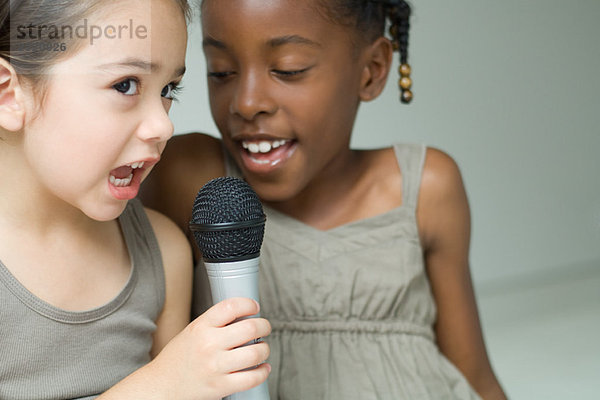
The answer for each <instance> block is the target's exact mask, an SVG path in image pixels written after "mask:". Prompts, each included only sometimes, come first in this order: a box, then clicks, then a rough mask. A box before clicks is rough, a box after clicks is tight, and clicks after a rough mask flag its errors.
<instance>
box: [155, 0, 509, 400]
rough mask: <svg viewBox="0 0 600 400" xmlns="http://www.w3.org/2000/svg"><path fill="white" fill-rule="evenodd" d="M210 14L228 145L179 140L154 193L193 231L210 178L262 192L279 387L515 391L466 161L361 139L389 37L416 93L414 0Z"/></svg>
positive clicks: (251, 1)
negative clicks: (495, 319)
mask: <svg viewBox="0 0 600 400" xmlns="http://www.w3.org/2000/svg"><path fill="white" fill-rule="evenodd" d="M201 12H202V32H203V47H204V52H205V56H206V60H207V69H208V78H209V79H208V82H209V83H208V84H209V95H210V102H211V110H212V115H213V117H214V119H215V121H216V124H217V126H218V128H219V131H220V133H221V135H222V142H221V141H219V140H217V139H213V138H211V137H209V136H205V135H200V134H192V135H183V136H178V137H176V138H175V139H174V140H173V142H172V143H170V144H169V146H168V148H167V151H166V153H165V160H164V162H163V163H161V165H160V166H159V168H158V169H157V171H156V174H154V175H153V177H152V182H151V183H150V185H149V186H147V189H148V191H147V192H146V193H145V195H146V198H147V200H148V204H152V205H153V206H155V207H158V208H159V209H161V210H162V211H164V212H165V213H167V214H168V215H170V216H171V217H173V218H174V219H175V221H177V222H178V224H179V225H180V226H181V227H182V228H185V227H186V225H187V224H188V222H189V219H190V210H191V206H190V205H191V204H192V202H193V198H194V195H195V193H196V191H197V190H198V188H199V187H201V186H202V184H204V183H205V182H206V181H207V180H208V179H210V178H212V177H215V176H219V175H223V174H228V175H238V176H242V177H244V178H245V179H246V180H247V181H248V182H249V183H250V184H251V185H252V186H253V188H254V189H255V190H256V192H257V193H258V194H259V196H260V197H261V199H262V200H263V202H264V204H265V209H266V213H267V226H266V234H265V241H264V244H263V249H262V255H261V282H260V284H261V286H260V294H261V305H262V315H263V316H264V317H265V318H267V319H269V321H270V322H271V324H272V327H273V334H272V335H271V336H270V338H269V339H268V340H269V343H270V345H271V358H270V362H271V364H272V366H273V372H272V373H271V375H270V378H269V391H270V394H271V396H272V398H273V399H360V400H367V399H394V400H398V399H432V400H434V399H435V400H439V399H475V398H479V397H480V396H481V397H482V398H485V399H503V398H505V396H504V394H503V392H502V389H501V387H500V385H499V383H498V382H497V380H496V378H495V376H494V373H493V371H492V368H491V366H490V363H489V361H488V357H487V355H486V350H485V346H484V342H483V338H482V333H481V329H480V326H479V320H478V316H477V307H476V304H475V299H474V295H473V289H472V286H471V279H470V274H469V263H468V252H469V234H470V232H469V208H468V204H467V198H466V195H465V190H464V188H463V184H462V181H461V176H460V172H459V170H458V167H457V165H456V164H455V162H454V161H453V160H452V159H451V158H450V157H449V156H448V155H446V154H445V153H443V152H441V151H439V150H435V149H432V148H425V147H423V146H416V145H394V146H393V147H390V148H384V149H377V150H353V149H350V136H351V132H352V129H353V124H354V120H355V117H356V113H357V110H358V107H359V104H360V103H361V102H362V101H370V100H373V99H375V98H376V97H377V96H378V95H379V94H380V93H381V91H382V89H383V87H384V86H385V82H386V79H387V75H388V71H389V69H390V65H391V60H392V55H393V49H394V48H397V49H398V50H399V51H400V57H401V63H402V67H401V68H400V71H399V72H400V77H401V79H400V87H401V89H402V94H401V99H402V101H403V102H409V101H410V100H411V98H412V93H411V92H410V86H411V81H410V67H409V66H408V64H406V62H407V57H406V55H407V53H406V52H407V37H408V18H409V14H410V9H409V7H408V5H407V4H406V3H405V2H403V1H374V0H371V1H368V0H365V1H350V0H347V1H346V0H308V1H303V2H298V1H293V0H274V1H270V2H268V4H265V3H264V2H261V1H255V0H235V1H234V0H204V1H203V2H202V7H201ZM386 17H387V18H389V22H390V24H391V29H390V32H391V35H392V40H391V41H390V40H389V39H387V38H386V37H384V26H385V23H386ZM222 147H224V149H225V150H226V151H225V152H223V151H222ZM198 275H199V276H201V275H200V274H198Z"/></svg>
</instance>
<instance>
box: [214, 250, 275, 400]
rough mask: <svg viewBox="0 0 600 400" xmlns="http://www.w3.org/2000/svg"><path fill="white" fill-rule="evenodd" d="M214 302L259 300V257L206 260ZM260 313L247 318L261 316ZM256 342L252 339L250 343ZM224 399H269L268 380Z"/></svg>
mask: <svg viewBox="0 0 600 400" xmlns="http://www.w3.org/2000/svg"><path fill="white" fill-rule="evenodd" d="M204 265H205V267H206V273H207V275H208V281H209V284H210V291H211V294H212V299H213V304H216V303H218V302H220V301H223V300H225V299H229V298H231V297H247V298H251V299H254V300H255V301H257V302H258V300H259V296H258V265H259V258H258V257H256V258H251V259H249V260H243V261H232V262H207V261H204ZM259 316H260V313H258V314H255V315H252V316H250V317H247V318H256V317H259ZM253 343H256V341H252V342H250V343H246V345H248V344H253ZM223 400H269V388H268V385H267V382H266V381H265V382H263V383H261V384H260V385H258V386H256V387H253V388H252V389H249V390H245V391H243V392H239V393H233V394H232V395H230V396H227V397H224V399H223Z"/></svg>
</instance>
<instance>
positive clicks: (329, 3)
mask: <svg viewBox="0 0 600 400" xmlns="http://www.w3.org/2000/svg"><path fill="white" fill-rule="evenodd" d="M317 4H318V7H319V9H321V10H323V11H324V14H325V16H327V17H328V18H330V19H332V20H333V21H334V22H337V23H340V24H342V25H345V26H353V27H355V28H356V29H357V30H358V32H359V33H360V34H361V36H362V37H366V38H367V39H368V40H375V39H376V38H377V37H379V36H382V35H385V28H386V22H388V23H389V35H390V40H391V41H392V46H393V48H394V51H398V53H399V54H400V67H399V68H398V71H399V73H400V80H399V81H398V86H399V87H400V91H401V94H400V101H401V102H402V103H409V102H410V101H411V100H412V98H413V94H412V92H411V91H410V88H411V86H412V80H411V79H410V72H411V68H410V65H409V64H408V32H409V29H410V21H409V20H410V14H411V8H410V6H409V4H408V3H407V2H406V1H404V0H317Z"/></svg>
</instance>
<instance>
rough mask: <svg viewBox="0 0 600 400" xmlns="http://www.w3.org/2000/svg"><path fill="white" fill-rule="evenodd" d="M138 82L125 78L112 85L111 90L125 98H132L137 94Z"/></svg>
mask: <svg viewBox="0 0 600 400" xmlns="http://www.w3.org/2000/svg"><path fill="white" fill-rule="evenodd" d="M138 85H139V82H138V80H137V79H135V78H127V79H124V80H122V81H121V82H119V83H115V84H114V85H113V89H115V90H116V91H117V92H119V93H121V94H124V95H125V96H133V95H136V94H138Z"/></svg>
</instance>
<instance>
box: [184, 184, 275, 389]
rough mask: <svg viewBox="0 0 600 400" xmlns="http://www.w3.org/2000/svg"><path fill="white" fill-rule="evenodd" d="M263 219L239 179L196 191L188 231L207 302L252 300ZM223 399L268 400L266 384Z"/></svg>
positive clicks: (253, 196) (257, 204)
mask: <svg viewBox="0 0 600 400" xmlns="http://www.w3.org/2000/svg"><path fill="white" fill-rule="evenodd" d="M265 219H266V217H265V214H264V213H263V209H262V205H261V203H260V200H259V198H258V196H257V194H256V193H255V192H254V190H252V188H251V187H250V185H248V184H247V183H246V182H244V181H243V180H241V179H238V178H233V177H222V178H216V179H213V180H211V181H209V182H208V183H206V184H205V185H204V186H203V187H202V188H201V189H200V191H198V195H197V196H196V200H195V201H194V208H193V211H192V221H191V223H190V229H191V230H192V232H194V237H195V239H196V243H197V244H198V248H199V249H200V251H201V252H202V258H203V260H204V265H205V266H206V272H207V275H208V279H209V283H210V289H211V293H212V299H213V303H218V302H220V301H222V300H225V299H228V298H231V297H249V298H251V299H254V300H256V301H258V264H259V255H260V247H261V245H262V241H263V236H264V230H265ZM258 316H259V314H257V315H255V316H253V317H258ZM225 399H226V400H269V391H268V386H267V382H263V383H262V384H260V385H259V386H256V387H254V388H252V389H250V390H246V391H244V392H240V393H234V394H232V395H231V396H228V397H226V398H225Z"/></svg>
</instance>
